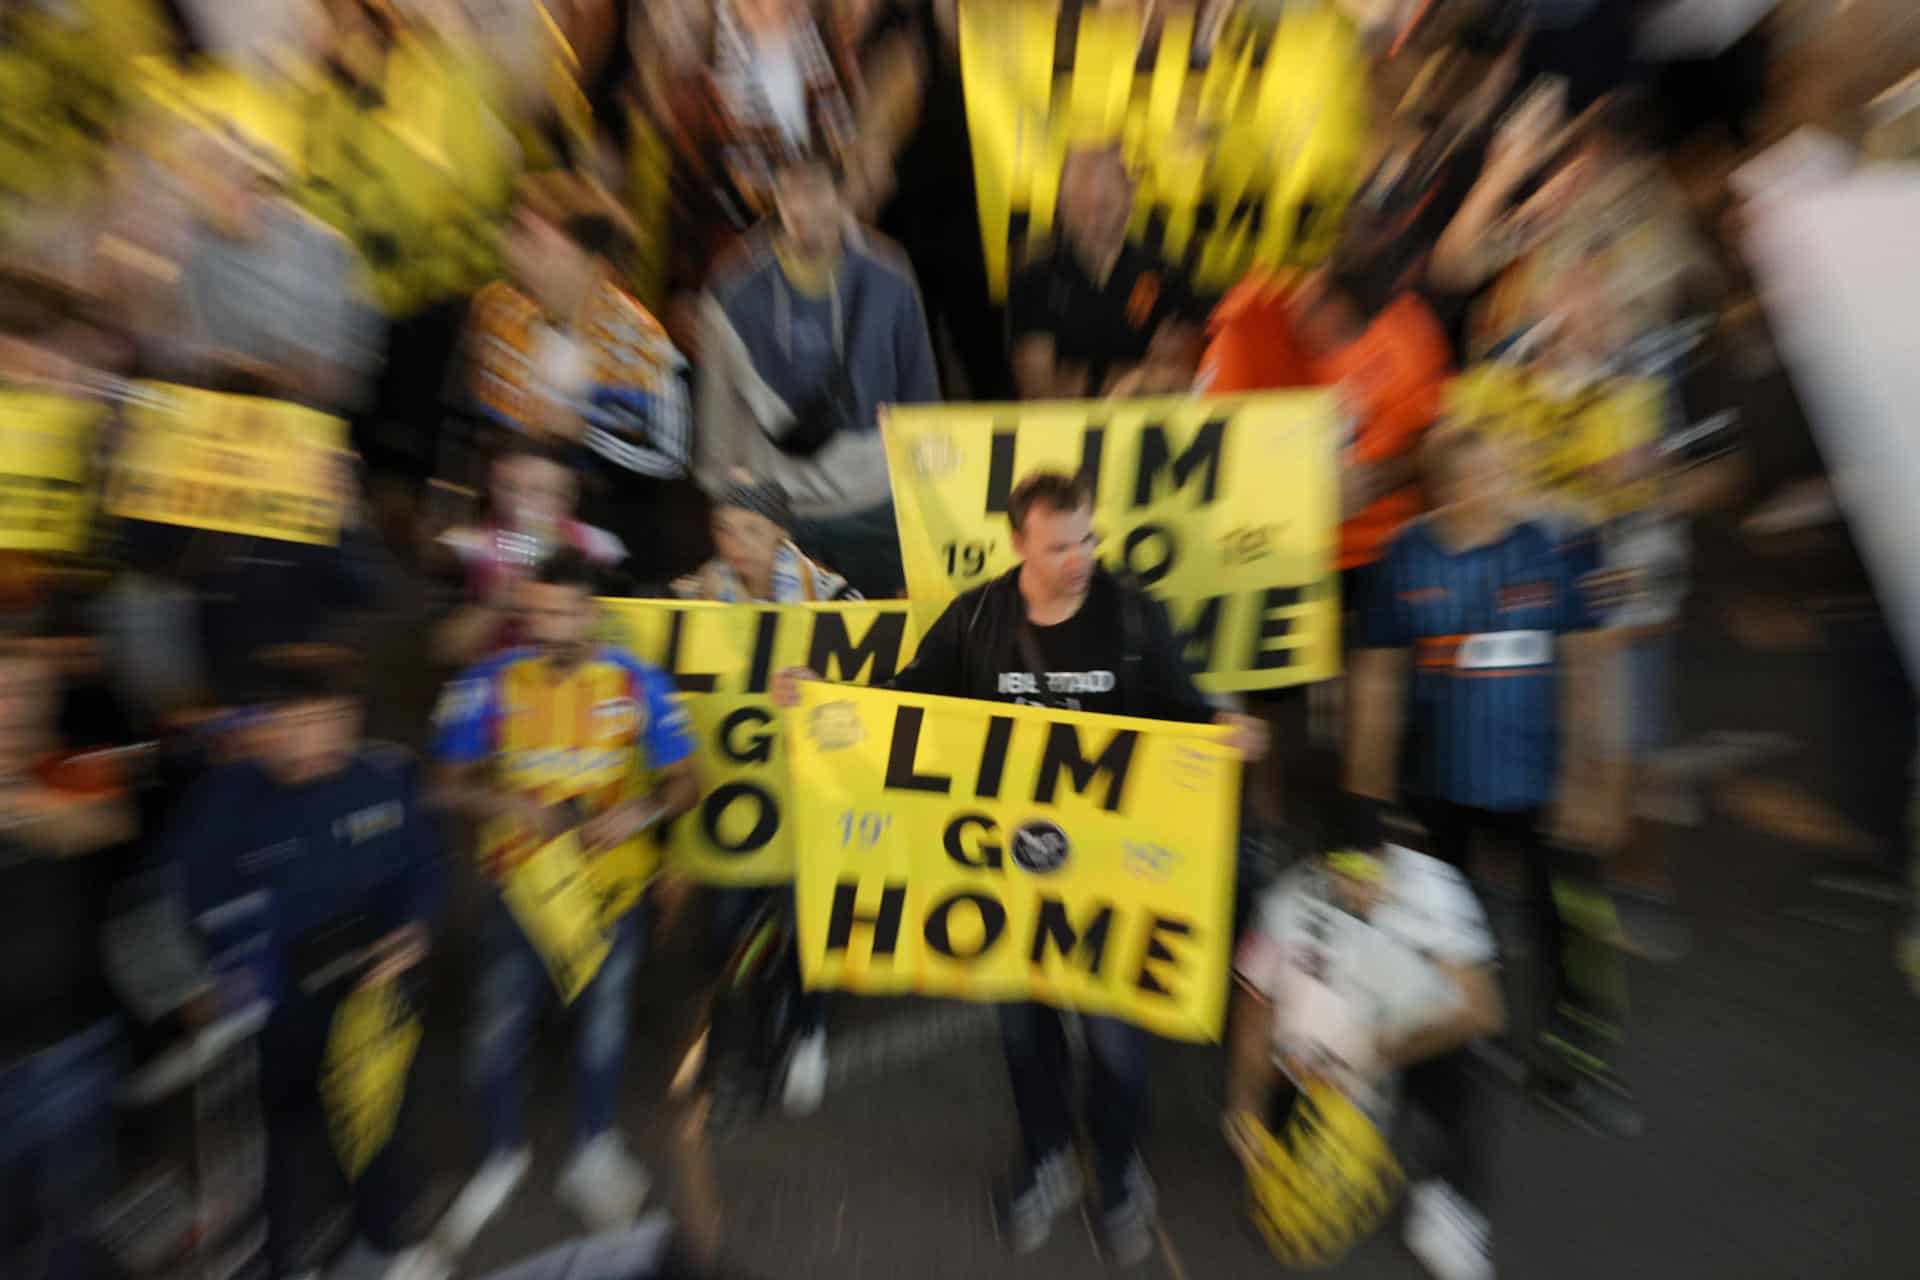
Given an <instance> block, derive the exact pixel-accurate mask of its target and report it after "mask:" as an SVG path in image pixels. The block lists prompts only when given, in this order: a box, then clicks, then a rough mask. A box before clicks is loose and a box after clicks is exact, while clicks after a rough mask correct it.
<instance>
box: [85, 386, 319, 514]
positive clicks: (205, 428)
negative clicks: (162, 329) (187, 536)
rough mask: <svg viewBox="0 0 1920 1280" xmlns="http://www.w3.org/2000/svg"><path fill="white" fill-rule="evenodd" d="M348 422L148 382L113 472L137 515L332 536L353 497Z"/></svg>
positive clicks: (123, 510) (117, 491)
mask: <svg viewBox="0 0 1920 1280" xmlns="http://www.w3.org/2000/svg"><path fill="white" fill-rule="evenodd" d="M345 444H346V424H345V423H344V422H342V421H341V420H340V419H338V418H335V417H330V416H329V415H327V414H324V413H321V412H319V411H318V410H315V409H308V408H305V407H303V406H301V405H297V404H288V403H285V402H284V401H279V400H267V399H263V398H261V397H258V396H233V395H222V394H219V393H217V392H213V391H201V390H198V389H195V388H190V387H175V386H165V385H158V384H146V385H144V386H143V387H142V392H141V394H140V395H139V396H138V397H137V398H136V399H135V400H134V401H133V403H131V404H130V405H129V406H128V409H127V430H126V435H125V438H124V439H123V440H122V441H121V444H120V448H119V451H118V452H117V454H116V455H115V457H114V459H113V462H112V465H111V467H110V468H109V471H108V479H107V495H106V497H107V510H108V511H110V512H111V513H113V514H114V515H117V516H123V517H125V518H127V519H129V520H151V521H155V522H157V523H160V524H177V525H186V526H188V527H190V528H195V529H215V530H219V531H221V532H224V533H243V534H250V535H252V536H254V537H259V538H276V539H279V540H281V541H283V542H308V543H317V544H329V543H332V542H334V541H336V540H337V539H338V538H339V536H340V516H341V510H342V506H343V504H344V502H345V497H346V478H347V477H346V470H345V467H346V463H347V459H348V455H347V454H346V452H345Z"/></svg>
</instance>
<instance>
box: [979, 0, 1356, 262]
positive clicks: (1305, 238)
mask: <svg viewBox="0 0 1920 1280" xmlns="http://www.w3.org/2000/svg"><path fill="white" fill-rule="evenodd" d="M1214 7H1215V6H1199V5H1194V4H1191V3H1188V4H1172V5H1152V6H1148V5H1132V4H1128V5H1118V4H1116V5H1096V4H1093V3H1084V2H1083V3H1064V4H1063V3H1060V2H1059V0H965V2H964V3H962V4H961V6H960V67H961V75H962V78H963V80H964V82H965V87H966V99H967V125H968V130H969V132H970V134H971V136H972V140H973V167H974V181H975V185H976V187H977V188H978V191H979V200H980V226H981V233H982V235H983V237H984V240H985V246H984V247H985V250H986V259H987V275H988V279H989V280H990V281H991V283H992V288H993V291H994V296H995V297H996V298H1000V297H1004V296H1005V293H1006V287H1007V277H1008V274H1009V262H1012V263H1014V264H1018V263H1019V262H1020V261H1021V260H1022V258H1023V256H1024V252H1025V245H1026V243H1027V242H1028V241H1029V240H1031V239H1036V238H1038V237H1040V236H1043V235H1045V234H1046V233H1047V231H1048V229H1049V228H1050V227H1051V226H1052V224H1053V220H1054V206H1055V202H1056V199H1057V197H1058V194H1059V185H1060V170H1061V166H1062V163H1063V162H1064V160H1065V157H1066V154H1067V151H1068V150H1069V148H1070V147H1073V146H1084V145H1087V144H1089V143H1098V142H1115V141H1117V142H1119V143H1120V144H1121V146H1122V148H1123V149H1124V151H1125V153H1126V156H1127V160H1128V163H1129V165H1130V167H1131V168H1132V169H1133V170H1134V172H1135V174H1136V175H1137V176H1138V178H1139V189H1138V191H1137V193H1136V195H1135V200H1134V215H1133V224H1132V233H1133V236H1134V238H1135V239H1136V240H1137V241H1139V242H1140V243H1142V244H1145V245H1146V246H1148V247H1149V248H1152V249H1155V250H1158V251H1160V252H1161V253H1162V254H1163V255H1164V256H1165V257H1166V258H1167V259H1168V260H1169V261H1172V262H1174V263H1177V264H1179V265H1181V266H1182V267H1184V268H1185V270H1186V271H1187V273H1188V274H1189V275H1190V276H1191V277H1192V278H1193V280H1194V282H1195V283H1196V285H1197V286H1198V287H1199V288H1200V289H1201V290H1203V291H1222V290H1225V289H1226V288H1227V286H1229V285H1231V284H1232V283H1233V282H1234V281H1235V280H1237V279H1238V278H1239V277H1240V275H1241V274H1242V273H1244V272H1245V271H1246V269H1247V268H1248V267H1249V266H1253V265H1260V266H1268V267H1272V266H1281V265H1292V264H1311V263H1315V262H1318V261H1319V260H1320V259H1322V258H1324V257H1325V256H1326V254H1327V253H1328V252H1329V251H1330V250H1331V249H1332V247H1333V241H1334V237H1335V235H1336V234H1337V232H1338V230H1339V226H1340V221H1341V219H1342V217H1343V216H1344V214H1345V212H1346V207H1347V203H1348V201H1349V200H1350V199H1351V198H1352V196H1353V192H1354V190H1355V188H1356V187H1357V185H1358V183H1359V180H1360V174H1361V168H1360V166H1361V163H1362V161H1363V159H1364V152H1365V148H1366V146H1367V137H1368V123H1367V122H1368V95H1369V90H1368V82H1369V76H1368V68H1367V60H1366V55H1365V51H1364V50H1363V48H1362V46H1361V43H1360V39H1359V36H1358V34H1357V32H1356V31H1355V30H1354V27H1353V24H1352V23H1351V22H1350V21H1349V20H1348V19H1347V18H1346V17H1345V16H1344V15H1342V14H1341V13H1340V11H1339V9H1338V8H1337V7H1336V6H1335V5H1333V4H1330V3H1329V4H1306V5H1288V6H1286V8H1285V9H1284V11H1283V14H1282V16H1280V17H1279V18H1278V19H1277V21H1274V20H1267V21H1259V20H1254V19H1251V18H1250V17H1249V16H1248V15H1247V14H1246V13H1245V11H1244V10H1239V11H1236V12H1235V13H1234V14H1233V16H1232V17H1231V18H1230V19H1229V20H1228V21H1227V22H1226V24H1225V25H1224V27H1221V28H1220V29H1218V30H1215V29H1214V28H1215V27H1216V25H1217V24H1214V23H1207V24H1205V25H1204V26H1202V25H1197V23H1196V18H1197V16H1198V15H1197V14H1196V10H1197V9H1201V8H1214Z"/></svg>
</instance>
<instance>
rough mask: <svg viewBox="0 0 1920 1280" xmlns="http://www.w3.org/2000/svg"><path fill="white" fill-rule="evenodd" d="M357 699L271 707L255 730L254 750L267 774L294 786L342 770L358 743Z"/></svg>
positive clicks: (359, 712)
mask: <svg viewBox="0 0 1920 1280" xmlns="http://www.w3.org/2000/svg"><path fill="white" fill-rule="evenodd" d="M363 718H364V715H363V708H362V705H361V703H360V701H359V700H358V699H357V698H310V699H305V700H302V701H299V702H289V703H286V704H284V705H282V706H279V707H275V708H274V709H273V710H272V711H271V712H269V713H268V714H267V716H266V718H265V719H264V720H263V721H262V722H261V723H260V725H259V726H258V727H257V728H256V730H255V731H254V734H253V736H252V745H253V750H254V753H255V754H256V756H257V757H258V759H259V760H260V762H261V763H262V764H263V765H265V766H266V769H267V771H268V772H269V773H271V774H273V776H274V777H276V778H278V779H279V780H280V781H282V782H285V783H290V784H292V785H295V786H299V785H303V784H305V783H309V782H315V781H318V780H319V779H321V778H328V777H331V776H333V775H334V774H336V773H338V772H340V771H341V770H342V769H344V768H346V767H347V765H348V763H349V762H350V761H351V760H352V759H353V752H354V748H355V747H357V746H358V745H359V743H360V726H361V722H362V720H363Z"/></svg>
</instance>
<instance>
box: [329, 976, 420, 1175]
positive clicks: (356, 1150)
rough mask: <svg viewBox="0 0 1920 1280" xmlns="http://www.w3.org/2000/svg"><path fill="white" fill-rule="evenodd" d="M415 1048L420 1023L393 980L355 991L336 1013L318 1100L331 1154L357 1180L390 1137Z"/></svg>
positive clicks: (331, 1028)
mask: <svg viewBox="0 0 1920 1280" xmlns="http://www.w3.org/2000/svg"><path fill="white" fill-rule="evenodd" d="M419 1047H420V1019H419V1017H418V1016H417V1015H416V1014H415V1013H414V1011H413V1006H412V1004H411V1003H410V1002H409V1001H408V1000H407V998H406V996H405V995H404V994H403V993H402V992H401V990H400V987H399V984H398V982H397V980H395V979H391V978H389V979H387V980H386V981H384V982H377V983H374V984H373V985H371V986H366V987H361V988H358V989H357V990H355V991H354V992H353V993H352V994H351V995H349V996H348V997H347V998H346V999H345V1000H342V1001H341V1002H340V1006H339V1008H337V1009H335V1010H334V1013H333V1023H332V1025H331V1026H330V1027H329V1028H328V1030H327V1046H326V1052H325V1056H324V1058H323V1059H322V1060H321V1066H320V1097H321V1100H322V1102H323V1103H324V1104H325V1109H326V1115H327V1132H328V1135H329V1136H330V1137H331V1139H332V1141H333V1150H334V1154H335V1155H336V1156H338V1157H339V1159H340V1167H341V1168H342V1169H343V1170H345V1171H346V1175H347V1177H348V1178H350V1179H357V1178H358V1177H359V1176H360V1175H361V1174H362V1173H363V1172H365V1171H366V1167H367V1165H368V1164H370V1163H371V1162H372V1161H373V1158H374V1157H375V1156H377V1155H379V1154H380V1152H381V1149H382V1148H384V1147H385V1146H386V1145H387V1143H388V1141H389V1140H390V1139H391V1138H392V1137H393V1130H394V1126H395V1125H396V1124H397V1123H398V1121H399V1119H400V1104H401V1103H402V1102H403V1101H404V1100H405V1098H406V1093H407V1071H408V1069H409V1068H411V1067H412V1065H413V1055H414V1053H415V1051H416V1050H418V1049H419Z"/></svg>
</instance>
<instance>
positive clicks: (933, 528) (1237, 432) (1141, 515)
mask: <svg viewBox="0 0 1920 1280" xmlns="http://www.w3.org/2000/svg"><path fill="white" fill-rule="evenodd" d="M884 432H885V436H886V445H887V460H888V463H889V465H890V467H891V469H892V473H893V502H894V511H895V514H896V517H897V519H898V521H899V525H900V554H901V557H902V559H903V560H904V562H905V565H906V570H907V585H908V587H909V588H910V591H909V594H910V595H911V597H912V600H913V607H914V610H915V620H916V621H917V622H918V623H919V625H920V628H921V630H922V631H923V632H924V631H925V630H926V628H927V627H929V626H931V625H932V623H933V621H934V619H935V618H937V617H938V616H939V614H940V611H941V610H942V609H944V608H945V607H946V605H947V604H948V602H949V601H951V600H952V599H953V598H954V597H955V596H956V595H958V594H959V593H960V592H962V591H964V590H966V589H967V588H969V587H973V586H976V585H978V584H980V583H982V582H985V581H987V580H988V579H989V578H992V577H994V576H996V575H998V574H1001V573H1004V572H1005V571H1007V570H1008V569H1010V568H1012V567H1013V565H1014V564H1015V562H1016V558H1015V556H1014V553H1013V546H1012V542H1011V539H1010V530H1009V529H1008V526H1007V520H1006V510H1007V497H1008V495H1009V494H1010V493H1011V492H1012V490H1013V487H1014V485H1015V484H1017V483H1018V482H1019V481H1020V479H1021V478H1022V477H1024V476H1026V475H1027V474H1029V473H1030V472H1033V471H1037V470H1041V469H1043V468H1055V469H1059V470H1063V471H1078V472H1081V473H1083V474H1087V475H1090V476H1091V477H1092V479H1093V482H1094V489H1095V493H1096V495H1097V497H1096V510H1095V513H1094V514H1095V528H1096V530H1097V532H1099V534H1100V535H1101V539H1102V543H1101V557H1102V559H1103V560H1104V561H1106V562H1107V563H1108V564H1110V565H1113V566H1116V567H1122V568H1125V569H1127V570H1128V571H1130V572H1131V573H1132V574H1134V575H1135V576H1136V577H1137V578H1138V579H1139V581H1140V583H1141V585H1142V586H1144V587H1146V588H1147V589H1148V590H1149V591H1150V592H1152V594H1153V595H1154V597H1155V598H1156V599H1158V600H1160V601H1161V602H1162V603H1163V604H1165V605H1166V606H1167V610H1168V612H1169V614H1170V615H1171V617H1172V620H1173V626H1174V631H1175V634H1176V635H1177V636H1179V637H1180V639H1181V640H1182V642H1183V644H1184V645H1185V647H1186V652H1187V657H1188V660H1189V661H1190V662H1192V663H1193V664H1195V666H1196V668H1197V670H1198V672H1199V676H1198V681H1199V684H1200V687H1201V688H1202V689H1206V690H1209V691H1222V690H1235V689H1268V688H1277V687H1280V686H1283V685H1290V684H1301V683H1305V682H1308V681H1312V680H1324V679H1326V678H1328V677H1329V676H1331V675H1333V674H1335V673H1336V672H1337V671H1338V670H1339V663H1340V650H1339V609H1340V606H1339V599H1338V596H1337V588H1336V585H1335V579H1334V569H1333V549H1334V535H1335V532H1336V526H1337V523H1338V521H1339V501H1338V494H1337V492H1336V484H1335V471H1334V446H1335V441H1336V438H1337V434H1338V433H1337V430H1336V428H1335V424H1334V414H1333V402H1332V398H1331V397H1330V396H1329V395H1327V394H1326V393H1324V392H1317V391H1305V392H1272V393H1266V394H1261V395H1251V396H1227V397H1218V398H1214V399H1195V398H1188V399H1179V400H1116V401H1101V402H1093V401H1087V402H1081V401H1059V402H1054V403H1042V404H1022V405H937V406H936V405H929V406H924V407H919V408H899V409H894V410H893V411H891V413H890V414H889V415H888V417H887V420H886V422H885V424H884Z"/></svg>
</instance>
